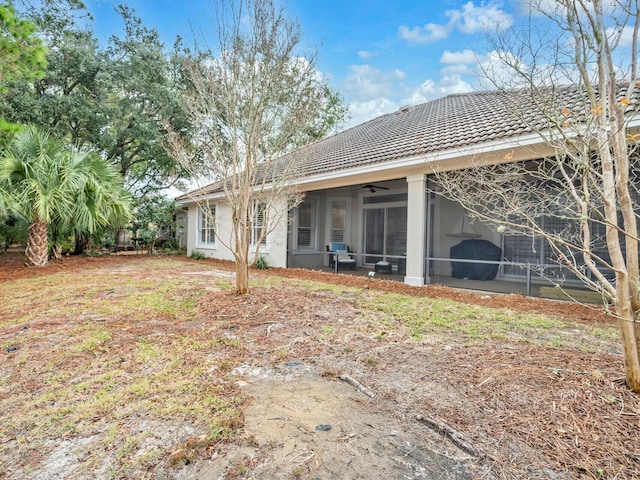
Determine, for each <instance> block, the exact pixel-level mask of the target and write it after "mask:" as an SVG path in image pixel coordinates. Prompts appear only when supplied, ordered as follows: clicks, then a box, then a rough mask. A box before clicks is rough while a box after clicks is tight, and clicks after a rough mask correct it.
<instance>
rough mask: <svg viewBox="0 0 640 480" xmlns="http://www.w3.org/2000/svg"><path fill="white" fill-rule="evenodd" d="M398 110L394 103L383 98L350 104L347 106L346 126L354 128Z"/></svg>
mask: <svg viewBox="0 0 640 480" xmlns="http://www.w3.org/2000/svg"><path fill="white" fill-rule="evenodd" d="M398 108H399V107H398V104H397V103H396V102H393V101H392V100H389V99H388V98H385V97H381V98H375V99H372V100H366V101H362V102H352V103H351V104H350V105H349V115H350V118H349V124H348V125H347V126H348V127H354V126H356V125H360V124H361V123H364V122H366V121H368V120H371V119H372V118H376V117H379V116H381V115H384V114H385V113H391V112H395V111H396V110H398Z"/></svg>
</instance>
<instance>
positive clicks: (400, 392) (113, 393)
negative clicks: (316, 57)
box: [0, 257, 640, 479]
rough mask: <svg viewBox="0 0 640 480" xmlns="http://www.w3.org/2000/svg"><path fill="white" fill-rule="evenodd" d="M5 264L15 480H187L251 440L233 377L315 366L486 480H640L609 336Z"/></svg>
mask: <svg viewBox="0 0 640 480" xmlns="http://www.w3.org/2000/svg"><path fill="white" fill-rule="evenodd" d="M3 260H4V259H3V258H2V257H0V272H1V273H2V275H4V277H2V275H0V280H2V278H4V281H0V296H1V297H2V298H3V299H4V301H3V302H2V303H1V304H0V346H1V348H2V350H1V352H2V356H1V357H0V411H2V414H1V421H0V425H1V426H0V477H2V474H3V473H4V474H5V475H6V477H7V478H11V479H14V478H15V479H17V478H35V477H36V476H37V475H38V474H41V473H42V472H43V471H47V469H49V470H48V471H49V472H50V473H51V472H52V471H55V472H57V473H60V472H62V473H61V474H63V475H65V474H66V475H67V476H68V477H73V478H111V477H117V478H159V477H171V475H172V474H171V472H173V471H174V469H176V468H185V464H193V463H194V462H196V461H197V460H198V459H203V458H213V457H215V455H217V452H218V451H219V450H220V449H221V448H222V447H223V445H224V444H225V443H226V442H229V441H233V440H234V439H235V438H236V434H237V432H238V429H239V428H240V427H241V426H242V423H243V417H242V405H243V402H244V401H245V399H244V398H243V397H242V395H241V394H240V392H239V390H238V388H237V384H236V382H237V381H238V376H237V375H234V374H233V370H234V368H235V367H237V366H239V365H244V364H247V363H248V364H254V365H255V364H259V365H262V364H265V365H277V364H281V363H282V362H286V361H288V360H290V359H313V362H312V363H313V364H314V365H315V366H316V368H317V369H318V371H319V372H324V373H325V377H326V378H327V381H330V377H331V378H333V377H337V376H339V375H340V374H342V373H349V374H352V373H353V372H354V371H359V372H361V373H360V374H359V377H358V378H359V379H360V380H362V381H363V383H365V384H366V385H367V386H368V387H369V388H372V389H373V390H374V391H376V392H377V393H378V396H377V397H376V402H377V405H378V406H379V407H380V408H383V409H387V411H388V412H389V415H394V416H397V417H398V418H399V419H404V420H407V421H409V420H410V419H412V418H414V417H415V415H417V414H423V415H424V414H428V415H429V416H430V417H435V418H437V419H438V420H439V421H442V422H445V423H447V424H448V425H450V426H451V427H452V428H455V429H456V430H457V431H459V432H461V433H463V434H464V435H465V436H466V437H467V438H468V439H470V440H471V441H472V442H473V444H474V445H475V447H476V448H478V449H479V450H481V451H482V452H483V454H484V458H482V459H477V460H478V465H479V470H478V471H477V472H478V475H485V477H486V478H514V479H515V478H526V477H528V478H545V477H547V476H551V475H547V473H548V472H556V473H554V475H564V477H562V478H582V477H584V478H640V433H639V431H640V429H639V426H640V402H639V399H638V396H637V395H635V394H633V393H631V392H630V391H629V390H628V389H626V387H624V385H623V384H622V382H621V380H620V378H621V376H622V360H621V356H620V354H619V352H618V348H619V347H618V344H617V337H616V328H615V326H614V325H612V324H610V323H607V321H606V320H603V319H600V318H598V319H596V320H594V321H590V320H589V319H586V318H581V319H576V318H574V317H572V316H570V315H569V316H566V317H563V318H558V317H551V316H549V315H544V314H543V313H542V312H543V311H544V310H545V308H550V307H548V305H549V304H547V303H544V302H543V303H542V305H543V306H542V307H539V308H538V309H537V310H536V309H534V308H533V307H531V308H525V311H522V310H519V311H517V310H514V309H511V310H505V309H497V310H496V309H493V308H489V307H486V306H477V305H469V304H468V303H470V302H467V304H460V303H454V302H451V301H445V300H438V301H434V300H433V299H429V298H425V297H420V296H416V291H415V290H410V291H409V293H411V294H412V295H407V294H406V293H405V292H403V289H404V288H406V287H405V286H401V285H397V286H389V285H388V284H387V283H386V282H380V283H378V284H377V285H375V284H374V285H371V284H369V283H365V284H362V285H361V284H359V283H358V282H359V280H357V279H353V282H352V284H349V285H345V286H340V285H337V284H335V283H326V282H328V281H329V280H339V282H342V283H347V282H348V280H347V279H348V278H349V277H346V276H342V275H341V276H333V275H330V274H329V275H321V274H319V273H314V272H309V274H308V275H306V276H305V275H303V274H302V273H301V274H299V275H298V277H297V278H292V279H287V278H283V277H282V276H273V275H272V274H270V273H267V274H264V273H261V274H260V275H257V274H256V277H255V280H254V288H253V290H252V293H251V295H249V296H244V297H238V296H236V295H234V294H232V293H231V292H230V291H229V286H230V281H229V278H228V276H226V275H222V276H218V277H216V276H212V275H210V273H211V272H212V267H213V266H216V267H218V268H223V269H224V268H228V265H226V264H220V263H216V262H195V261H188V260H184V259H178V258H163V257H160V258H152V257H149V258H147V257H144V258H137V257H126V259H117V258H111V259H84V260H83V259H72V260H70V261H68V262H67V263H66V264H63V265H55V266H53V267H52V268H51V269H49V270H47V269H45V270H32V269H30V270H22V269H20V268H18V267H16V265H15V264H11V263H10V262H9V263H7V265H6V266H5V267H4V268H3V267H2V262H3ZM276 273H277V274H278V275H281V274H282V272H281V271H280V272H276ZM294 273H295V272H286V275H288V276H293V275H294ZM309 279H310V280H312V281H309ZM378 286H379V287H380V288H381V289H382V291H386V292H388V293H386V294H384V295H381V294H380V291H378V290H375V288H377V287H378ZM389 292H391V293H389ZM431 292H434V290H431ZM505 298H506V297H505ZM505 298H502V299H501V300H500V301H501V302H503V303H504V302H505ZM467 300H468V298H467ZM513 300H514V302H513V304H512V307H514V308H517V307H518V305H519V304H520V302H518V301H517V299H513ZM476 303H481V301H480V300H478V302H476ZM527 305H528V306H530V305H532V304H529V303H527V304H526V305H525V306H527ZM563 308H564V307H563ZM530 310H534V311H536V312H538V313H534V314H531V313H529V312H530ZM557 311H558V312H561V311H562V309H557ZM573 314H575V309H574V312H573ZM582 315H583V316H584V315H585V314H584V313H583V314H582ZM576 320H577V321H578V322H579V323H576ZM587 324H588V325H587ZM309 361H310V360H309ZM62 458H66V459H67V461H68V462H70V463H64V462H63V463H60V462H61V461H62V460H60V459H62ZM185 478H186V477H185ZM192 478H197V477H195V476H194V477H192ZM239 478H242V476H240V477H239Z"/></svg>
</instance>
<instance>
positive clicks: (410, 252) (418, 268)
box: [404, 175, 427, 287]
mask: <svg viewBox="0 0 640 480" xmlns="http://www.w3.org/2000/svg"><path fill="white" fill-rule="evenodd" d="M407 184H408V188H407V190H408V201H407V220H408V221H407V272H406V276H405V277H404V283H406V284H407V285H413V286H416V287H421V286H423V285H424V276H425V275H424V273H425V272H424V257H425V244H426V242H425V235H426V228H425V227H426V221H427V208H426V201H425V176H424V175H410V176H408V177H407Z"/></svg>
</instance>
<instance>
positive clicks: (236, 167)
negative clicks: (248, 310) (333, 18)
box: [170, 0, 346, 294]
mask: <svg viewBox="0 0 640 480" xmlns="http://www.w3.org/2000/svg"><path fill="white" fill-rule="evenodd" d="M219 5H220V9H219V10H218V11H217V12H216V14H217V15H216V18H217V34H218V38H217V41H218V43H217V47H216V48H215V49H213V48H210V47H203V46H197V47H196V49H195V50H196V51H195V54H193V55H192V56H191V58H190V60H188V61H185V63H184V73H185V76H186V79H187V82H188V83H189V84H190V88H189V91H188V92H186V93H185V98H186V103H187V108H188V112H189V116H190V118H191V121H192V123H193V124H194V125H196V134H195V136H194V137H193V138H192V139H191V140H192V142H191V144H190V145H185V144H184V143H180V142H179V138H178V137H177V136H174V135H171V138H170V150H171V151H172V153H173V155H174V156H175V158H177V159H179V160H180V161H181V162H182V163H183V164H185V165H186V166H187V167H188V168H189V169H190V170H191V171H192V172H193V174H194V177H195V178H196V180H197V181H198V182H199V183H200V184H205V183H207V182H210V181H215V182H217V183H214V184H213V185H212V186H210V187H207V188H206V189H200V190H196V191H195V192H194V193H193V195H192V197H193V198H194V199H195V200H196V201H197V202H198V203H199V205H200V208H201V210H202V211H205V212H207V211H209V212H211V211H212V209H210V208H208V206H209V205H208V203H207V200H206V197H207V196H206V195H203V193H204V192H212V191H213V192H214V193H215V191H216V189H217V191H218V193H223V194H224V198H225V199H226V202H227V203H228V205H229V206H230V208H231V211H232V219H233V228H232V231H231V232H230V236H227V235H225V234H224V232H223V230H222V229H216V232H215V234H216V237H217V240H218V241H220V242H221V243H222V244H223V245H225V246H226V247H227V248H229V249H230V250H231V251H232V252H233V255H234V257H235V263H236V289H237V292H238V293H240V294H244V293H247V292H248V277H249V266H250V265H251V263H252V262H254V261H255V260H256V259H257V258H258V253H259V248H260V245H261V243H262V241H263V240H264V238H265V236H266V235H268V234H269V233H270V232H271V231H272V230H273V228H275V227H276V226H277V225H278V224H279V222H281V221H283V217H284V216H285V215H286V214H287V211H288V209H289V208H290V207H291V206H294V205H296V204H298V203H299V202H300V201H301V196H300V194H299V192H298V191H297V188H296V185H295V177H296V175H297V173H296V172H299V171H300V165H299V162H300V161H301V159H299V158H298V156H297V155H295V153H291V152H292V151H293V150H294V149H295V148H296V147H298V146H300V145H303V144H305V143H308V142H310V141H312V140H315V139H318V138H321V137H322V136H324V135H326V134H327V133H328V132H329V131H330V130H331V129H332V128H335V127H336V125H337V124H338V123H339V122H340V121H341V120H342V118H343V117H344V114H345V111H346V110H345V107H344V106H343V105H342V101H341V99H340V97H339V96H338V95H337V94H336V93H335V92H334V91H332V90H331V89H330V88H329V87H328V85H327V83H326V82H325V80H324V79H323V78H322V76H321V75H320V74H319V72H318V71H317V70H316V68H315V62H316V55H317V51H316V50H313V51H310V52H305V55H304V56H303V55H302V54H301V52H300V51H299V49H300V41H301V32H300V27H299V24H298V22H297V21H295V20H292V19H289V18H287V17H286V16H285V12H284V9H282V8H276V7H275V6H274V4H273V2H272V1H271V0H246V1H243V0H237V1H235V0H223V1H221V2H219ZM211 220H212V223H213V220H214V219H213V218H211ZM256 223H257V224H256ZM251 245H254V246H255V249H254V250H253V251H251V248H250V247H251Z"/></svg>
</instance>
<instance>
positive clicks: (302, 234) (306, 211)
mask: <svg viewBox="0 0 640 480" xmlns="http://www.w3.org/2000/svg"><path fill="white" fill-rule="evenodd" d="M297 213H298V218H297V227H296V238H297V241H296V248H299V249H314V248H316V238H315V237H316V204H315V201H313V200H305V201H304V202H303V203H301V204H300V205H298V209H297Z"/></svg>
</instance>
